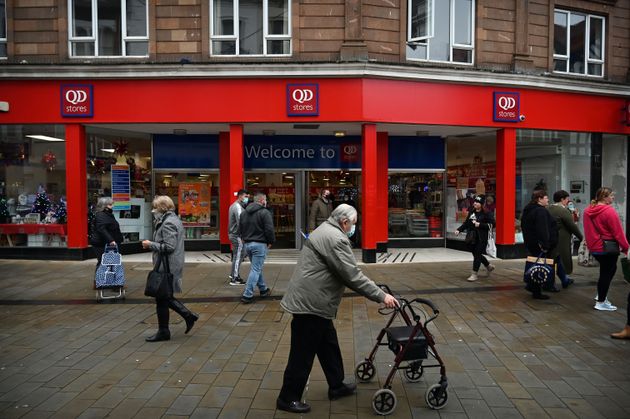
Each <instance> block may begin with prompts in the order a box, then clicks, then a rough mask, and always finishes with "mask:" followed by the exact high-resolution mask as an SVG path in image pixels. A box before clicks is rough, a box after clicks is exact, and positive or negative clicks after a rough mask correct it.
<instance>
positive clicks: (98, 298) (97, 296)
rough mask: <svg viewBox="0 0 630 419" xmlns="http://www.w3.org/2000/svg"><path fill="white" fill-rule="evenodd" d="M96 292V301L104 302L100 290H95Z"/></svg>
mask: <svg viewBox="0 0 630 419" xmlns="http://www.w3.org/2000/svg"><path fill="white" fill-rule="evenodd" d="M95 294H96V302H97V303H102V302H103V300H102V299H101V295H100V292H99V290H96V291H95Z"/></svg>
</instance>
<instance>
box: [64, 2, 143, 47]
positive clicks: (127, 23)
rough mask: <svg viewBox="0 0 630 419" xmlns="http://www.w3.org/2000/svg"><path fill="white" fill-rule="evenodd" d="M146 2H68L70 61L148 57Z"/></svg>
mask: <svg viewBox="0 0 630 419" xmlns="http://www.w3.org/2000/svg"><path fill="white" fill-rule="evenodd" d="M148 20H149V19H148V8H147V1H146V0H69V5H68V21H69V25H68V32H69V34H68V35H69V37H68V39H69V46H70V56H71V57H146V56H147V55H148V51H149V35H148V34H149V28H148Z"/></svg>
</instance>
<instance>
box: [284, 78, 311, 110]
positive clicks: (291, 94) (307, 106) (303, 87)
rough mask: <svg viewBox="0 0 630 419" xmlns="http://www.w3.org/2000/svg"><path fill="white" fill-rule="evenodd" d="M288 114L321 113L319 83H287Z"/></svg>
mask: <svg viewBox="0 0 630 419" xmlns="http://www.w3.org/2000/svg"><path fill="white" fill-rule="evenodd" d="M287 115H288V116H317V115H319V85H318V84H314V83H311V84H287Z"/></svg>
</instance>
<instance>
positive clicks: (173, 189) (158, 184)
mask: <svg viewBox="0 0 630 419" xmlns="http://www.w3.org/2000/svg"><path fill="white" fill-rule="evenodd" d="M155 194H156V195H168V196H170V197H171V199H172V200H173V202H174V203H175V211H176V213H177V214H178V215H179V218H181V220H182V223H183V225H184V231H185V234H186V236H185V237H186V239H187V240H218V238H219V175H218V173H210V172H156V173H155Z"/></svg>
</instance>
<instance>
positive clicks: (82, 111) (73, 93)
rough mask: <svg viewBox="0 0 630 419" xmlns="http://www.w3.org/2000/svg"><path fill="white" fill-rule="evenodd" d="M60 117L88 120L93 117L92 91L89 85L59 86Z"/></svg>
mask: <svg viewBox="0 0 630 419" xmlns="http://www.w3.org/2000/svg"><path fill="white" fill-rule="evenodd" d="M61 116H65V117H74V118H90V117H92V116H94V90H93V86H92V85H91V84H64V85H61Z"/></svg>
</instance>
